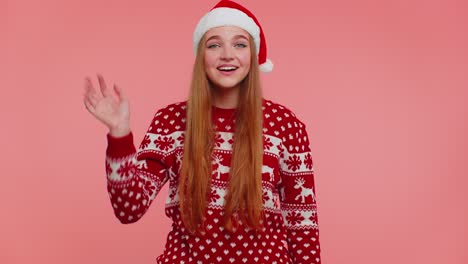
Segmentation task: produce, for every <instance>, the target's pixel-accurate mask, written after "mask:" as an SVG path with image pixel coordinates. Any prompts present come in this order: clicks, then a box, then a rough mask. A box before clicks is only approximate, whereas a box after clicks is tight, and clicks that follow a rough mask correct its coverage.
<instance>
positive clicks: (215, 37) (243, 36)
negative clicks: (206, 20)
mask: <svg viewBox="0 0 468 264" xmlns="http://www.w3.org/2000/svg"><path fill="white" fill-rule="evenodd" d="M239 38H243V39H245V40H248V38H247V37H246V36H245V35H235V36H234V37H232V39H239ZM212 39H221V37H220V36H218V35H214V36H211V37H209V38H208V39H207V40H206V41H209V40H212Z"/></svg>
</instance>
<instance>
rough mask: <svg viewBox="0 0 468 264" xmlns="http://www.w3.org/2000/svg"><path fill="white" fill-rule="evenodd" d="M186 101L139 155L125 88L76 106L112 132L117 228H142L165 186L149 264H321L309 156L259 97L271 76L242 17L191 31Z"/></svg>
mask: <svg viewBox="0 0 468 264" xmlns="http://www.w3.org/2000/svg"><path fill="white" fill-rule="evenodd" d="M194 50H195V53H196V59H195V64H194V69H193V77H192V84H191V90H190V95H189V98H188V100H187V101H182V102H178V103H174V104H170V105H168V106H166V107H164V108H162V109H160V110H159V111H157V112H156V114H155V115H154V118H153V120H152V121H151V123H150V126H149V129H148V131H147V133H146V135H145V137H144V139H143V141H142V142H141V144H140V146H139V148H138V150H136V149H135V147H134V144H133V135H132V132H131V130H130V126H129V106H128V100H127V98H126V97H125V95H124V93H123V91H122V89H120V88H119V87H117V86H114V90H115V92H116V94H117V95H118V97H119V100H118V101H117V100H115V99H114V98H113V96H112V93H111V91H110V90H109V89H108V88H107V87H106V84H105V82H104V80H103V77H102V76H98V79H99V84H100V90H101V92H102V95H100V94H99V93H98V92H97V91H96V90H95V89H94V88H93V86H92V83H91V80H90V79H89V78H88V79H87V85H86V93H85V98H84V103H85V105H86V108H87V109H88V111H89V112H90V113H91V114H93V115H94V116H95V117H96V118H97V119H99V120H100V121H102V122H103V123H104V124H106V125H107V126H108V127H109V133H108V135H107V139H108V147H107V151H106V173H107V179H108V188H107V189H108V191H109V196H110V200H111V203H112V206H113V208H114V212H115V215H116V217H117V218H118V219H119V220H120V221H121V222H122V223H132V222H135V221H137V220H139V219H140V218H141V217H142V216H143V215H144V214H145V212H146V211H147V209H148V208H149V206H150V204H151V202H152V201H153V200H154V198H155V196H156V195H157V194H158V192H159V190H160V189H161V187H162V186H163V185H164V184H166V183H167V182H169V194H168V197H167V199H166V215H167V216H168V217H169V218H170V219H171V220H172V221H173V224H172V228H171V230H170V232H169V234H168V236H167V242H166V247H165V250H164V253H163V254H161V255H160V256H159V257H158V258H157V263H320V244H319V231H318V221H317V208H316V200H315V188H314V185H315V183H314V172H313V163H312V155H311V151H310V148H309V141H308V137H307V132H306V128H305V125H304V123H303V122H301V121H300V120H299V119H298V118H297V117H296V116H295V115H294V113H293V112H292V111H291V110H289V109H288V108H286V107H284V106H282V105H281V104H278V103H275V102H272V101H271V100H267V99H265V98H263V97H262V92H261V87H260V81H259V71H264V72H268V71H271V70H272V66H273V65H272V63H271V62H270V61H269V60H268V59H267V58H266V42H265V37H264V34H263V31H262V28H261V27H260V24H259V23H258V21H257V19H256V18H255V17H254V15H253V14H252V13H251V12H250V11H249V10H247V9H246V8H244V7H243V6H241V5H239V4H237V3H235V2H231V1H225V0H223V1H221V2H219V3H218V4H217V5H216V6H215V7H214V8H213V9H212V10H211V11H210V12H208V13H207V14H206V15H205V16H204V17H203V18H202V19H201V20H200V22H199V23H198V25H197V27H196V29H195V33H194Z"/></svg>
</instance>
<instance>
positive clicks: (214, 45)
mask: <svg viewBox="0 0 468 264" xmlns="http://www.w3.org/2000/svg"><path fill="white" fill-rule="evenodd" d="M215 47H219V45H218V44H210V45H208V48H209V49H212V48H215Z"/></svg>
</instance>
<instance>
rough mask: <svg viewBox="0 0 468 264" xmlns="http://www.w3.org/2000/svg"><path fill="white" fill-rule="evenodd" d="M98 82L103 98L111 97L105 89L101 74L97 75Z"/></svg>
mask: <svg viewBox="0 0 468 264" xmlns="http://www.w3.org/2000/svg"><path fill="white" fill-rule="evenodd" d="M98 80H99V87H100V88H101V92H102V95H103V96H104V97H106V96H111V92H110V91H109V90H108V89H107V85H106V82H105V81H104V77H102V75H101V74H98Z"/></svg>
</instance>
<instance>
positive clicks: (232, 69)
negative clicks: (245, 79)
mask: <svg viewBox="0 0 468 264" xmlns="http://www.w3.org/2000/svg"><path fill="white" fill-rule="evenodd" d="M236 69H237V67H232V66H229V67H219V68H218V70H220V71H234V70H236Z"/></svg>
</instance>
